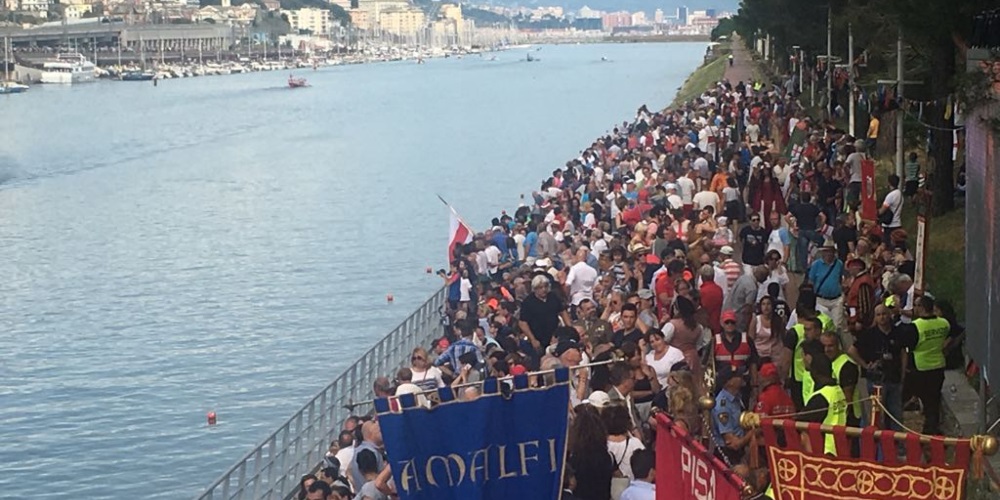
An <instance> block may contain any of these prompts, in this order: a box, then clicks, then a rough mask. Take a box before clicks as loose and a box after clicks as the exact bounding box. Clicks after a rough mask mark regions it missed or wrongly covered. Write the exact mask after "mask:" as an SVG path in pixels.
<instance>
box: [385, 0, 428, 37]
mask: <svg viewBox="0 0 1000 500" xmlns="http://www.w3.org/2000/svg"><path fill="white" fill-rule="evenodd" d="M426 25H427V16H426V15H425V14H424V11H422V10H420V9H417V8H412V7H410V8H390V9H389V10H385V11H380V12H379V13H378V27H379V29H380V30H382V31H385V32H387V33H392V34H393V35H399V36H414V35H415V34H417V33H419V32H421V31H423V29H424V27H425V26H426Z"/></svg>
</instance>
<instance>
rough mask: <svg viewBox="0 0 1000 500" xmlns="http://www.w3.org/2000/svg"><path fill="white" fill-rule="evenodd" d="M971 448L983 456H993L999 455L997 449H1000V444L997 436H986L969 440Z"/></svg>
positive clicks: (973, 437)
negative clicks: (980, 452)
mask: <svg viewBox="0 0 1000 500" xmlns="http://www.w3.org/2000/svg"><path fill="white" fill-rule="evenodd" d="M969 446H970V447H971V448H972V450H973V451H977V450H978V451H982V452H983V455H986V456H993V455H996V453H997V448H998V447H1000V442H998V441H997V438H996V436H991V435H985V436H972V438H970V439H969Z"/></svg>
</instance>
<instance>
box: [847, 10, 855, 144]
mask: <svg viewBox="0 0 1000 500" xmlns="http://www.w3.org/2000/svg"><path fill="white" fill-rule="evenodd" d="M847 78H848V85H847V88H848V92H847V99H848V106H847V124H848V125H847V130H848V134H849V135H851V136H854V130H855V129H854V31H853V29H852V27H851V23H847Z"/></svg>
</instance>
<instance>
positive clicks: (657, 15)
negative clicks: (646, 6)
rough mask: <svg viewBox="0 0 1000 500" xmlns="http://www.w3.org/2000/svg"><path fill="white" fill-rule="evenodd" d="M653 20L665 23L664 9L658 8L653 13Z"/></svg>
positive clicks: (657, 22)
mask: <svg viewBox="0 0 1000 500" xmlns="http://www.w3.org/2000/svg"><path fill="white" fill-rule="evenodd" d="M653 22H654V23H656V24H663V9H656V12H654V13H653Z"/></svg>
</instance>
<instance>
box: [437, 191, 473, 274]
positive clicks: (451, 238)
mask: <svg viewBox="0 0 1000 500" xmlns="http://www.w3.org/2000/svg"><path fill="white" fill-rule="evenodd" d="M438 198H439V199H441V202H442V203H444V204H445V205H446V206H447V207H448V212H449V221H448V262H451V261H452V260H454V259H455V247H456V246H458V245H466V244H469V243H472V236H473V235H474V234H475V233H474V231H473V230H472V228H470V227H469V225H468V224H466V223H465V221H463V220H462V218H461V217H459V215H458V212H456V211H455V209H454V208H452V206H451V205H448V202H446V201H444V198H441V197H440V196H438Z"/></svg>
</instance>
